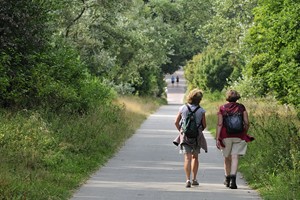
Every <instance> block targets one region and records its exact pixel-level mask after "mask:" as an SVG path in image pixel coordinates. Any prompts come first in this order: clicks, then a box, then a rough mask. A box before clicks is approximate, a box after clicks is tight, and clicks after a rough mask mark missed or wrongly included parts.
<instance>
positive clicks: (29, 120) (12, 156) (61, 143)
mask: <svg viewBox="0 0 300 200" xmlns="http://www.w3.org/2000/svg"><path fill="white" fill-rule="evenodd" d="M162 103H163V102H162V101H161V100H154V99H153V98H137V97H122V98H120V99H119V100H118V101H116V102H114V104H113V105H109V106H99V107H98V108H95V109H93V110H92V111H90V112H89V113H87V114H84V115H72V116H70V115H67V114H64V113H59V114H57V113H56V114H54V113H49V112H46V111H41V110H39V111H28V110H22V111H19V112H11V111H7V110H1V111H0V117H1V119H2V120H1V122H0V152H1V153H0V160H1V165H0V199H10V200H11V199H16V200H17V199H39V200H43V199H45V200H46V199H59V200H62V199H69V198H70V197H71V195H72V193H73V192H74V190H75V189H76V188H78V187H79V186H80V185H81V184H82V183H83V182H84V181H85V180H86V179H87V178H88V177H89V175H90V174H91V173H92V172H94V171H95V170H97V169H98V168H99V167H101V166H102V165H103V164H105V163H106V162H107V160H108V159H109V158H110V157H112V156H113V155H114V154H115V153H116V152H117V151H118V150H119V149H120V147H122V145H123V143H124V141H125V140H126V139H127V138H129V137H130V136H131V135H132V134H133V133H134V132H135V130H136V129H137V128H138V127H139V126H140V125H141V123H142V122H143V121H144V120H145V119H146V118H147V116H148V115H149V114H150V113H152V112H154V111H155V110H156V109H157V108H158V107H159V106H160V105H161V104H162Z"/></svg>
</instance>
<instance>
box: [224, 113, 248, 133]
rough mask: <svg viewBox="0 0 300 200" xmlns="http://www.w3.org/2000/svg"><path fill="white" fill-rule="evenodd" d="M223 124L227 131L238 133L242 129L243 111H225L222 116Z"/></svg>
mask: <svg viewBox="0 0 300 200" xmlns="http://www.w3.org/2000/svg"><path fill="white" fill-rule="evenodd" d="M223 117H224V120H223V123H224V126H225V127H226V131H227V133H229V134H230V133H231V134H238V133H242V132H243V130H244V120H243V113H226V114H225V115H224V116H223Z"/></svg>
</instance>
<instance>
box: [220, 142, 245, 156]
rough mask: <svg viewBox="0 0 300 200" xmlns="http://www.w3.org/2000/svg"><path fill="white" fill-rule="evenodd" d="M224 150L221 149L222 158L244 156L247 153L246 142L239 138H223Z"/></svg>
mask: <svg viewBox="0 0 300 200" xmlns="http://www.w3.org/2000/svg"><path fill="white" fill-rule="evenodd" d="M223 144H224V145H225V148H223V149H222V153H223V156H224V157H228V156H229V155H240V156H242V155H245V154H246V151H247V142H246V141H245V140H242V139H241V138H225V139H223Z"/></svg>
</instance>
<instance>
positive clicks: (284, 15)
mask: <svg viewBox="0 0 300 200" xmlns="http://www.w3.org/2000/svg"><path fill="white" fill-rule="evenodd" d="M254 13H255V21H254V22H255V23H254V26H253V27H251V28H250V30H249V33H248V36H247V44H248V46H247V50H248V56H249V59H250V62H249V63H248V64H247V73H248V74H249V75H250V76H253V77H254V78H256V79H259V80H263V81H264V84H261V86H262V87H263V90H264V93H271V94H274V95H275V97H276V98H277V99H278V100H280V101H281V102H282V103H291V104H294V105H296V106H298V107H299V105H300V98H299V94H300V91H299V85H300V78H299V77H300V66H299V63H300V57H299V52H300V36H299V30H300V29H299V27H300V23H299V18H300V3H299V2H298V1H293V0H280V1H270V0H267V1H259V6H258V7H257V8H256V9H255V11H254Z"/></svg>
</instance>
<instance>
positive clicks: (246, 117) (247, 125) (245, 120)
mask: <svg viewBox="0 0 300 200" xmlns="http://www.w3.org/2000/svg"><path fill="white" fill-rule="evenodd" d="M243 120H244V129H245V131H246V133H247V131H248V129H249V126H250V124H249V118H248V113H247V111H246V110H245V111H244V112H243Z"/></svg>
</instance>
